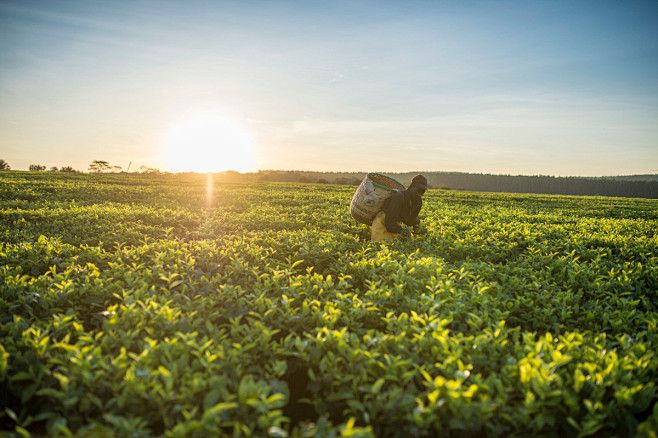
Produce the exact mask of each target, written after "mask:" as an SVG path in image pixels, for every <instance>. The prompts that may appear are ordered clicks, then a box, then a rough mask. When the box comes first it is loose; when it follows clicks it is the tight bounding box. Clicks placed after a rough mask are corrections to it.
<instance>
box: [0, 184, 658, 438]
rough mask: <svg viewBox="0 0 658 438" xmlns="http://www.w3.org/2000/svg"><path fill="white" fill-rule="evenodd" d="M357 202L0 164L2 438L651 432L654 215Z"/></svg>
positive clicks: (655, 342)
mask: <svg viewBox="0 0 658 438" xmlns="http://www.w3.org/2000/svg"><path fill="white" fill-rule="evenodd" d="M404 182H405V183H408V181H404ZM354 190H355V187H350V186H331V185H312V184H284V183H255V184H250V185H246V184H237V183H232V184H231V183H219V182H214V181H211V180H208V179H207V178H206V176H202V175H179V176H144V175H118V174H117V175H87V174H61V173H45V172H41V173H39V172H37V173H29V172H18V171H9V172H0V242H1V243H0V430H1V431H3V432H2V434H3V435H4V436H78V437H115V436H116V437H160V436H162V437H195V436H196V437H214V436H231V437H248V436H257V437H267V436H272V437H285V436H289V437H311V436H312V437H334V436H350V437H368V436H377V437H397V436H403V437H455V436H458V437H510V436H519V437H522V436H541V437H553V436H555V437H563V436H567V437H577V436H582V437H585V436H594V437H615V436H616V437H629V436H630V437H632V436H642V437H656V436H657V435H656V430H657V429H658V404H657V403H656V402H657V401H658V389H657V383H658V330H657V327H656V325H657V321H658V234H657V232H658V201H656V200H639V199H621V198H594V197H564V196H538V195H509V194H486V193H472V192H458V191H441V190H431V191H429V192H428V193H427V194H426V196H425V204H424V207H423V211H422V212H421V217H422V221H423V224H424V231H425V233H424V234H422V235H419V236H416V237H415V238H411V239H408V240H402V241H396V242H393V243H389V244H380V243H374V242H370V240H369V229H368V227H366V226H364V225H361V224H358V223H357V222H356V221H354V220H353V219H352V218H351V216H350V215H349V202H350V199H351V197H352V194H353V192H354Z"/></svg>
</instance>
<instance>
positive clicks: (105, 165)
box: [89, 160, 111, 173]
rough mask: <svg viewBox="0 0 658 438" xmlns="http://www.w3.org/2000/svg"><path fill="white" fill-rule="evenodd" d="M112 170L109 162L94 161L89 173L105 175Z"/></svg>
mask: <svg viewBox="0 0 658 438" xmlns="http://www.w3.org/2000/svg"><path fill="white" fill-rule="evenodd" d="M110 168H111V167H110V163H109V162H108V161H101V160H94V161H92V162H91V164H90V165H89V171H90V172H93V173H103V172H106V171H108V170H110Z"/></svg>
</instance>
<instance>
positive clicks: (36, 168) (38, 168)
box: [30, 164, 46, 172]
mask: <svg viewBox="0 0 658 438" xmlns="http://www.w3.org/2000/svg"><path fill="white" fill-rule="evenodd" d="M44 170H46V166H44V165H43V164H30V171H31V172H41V171H44Z"/></svg>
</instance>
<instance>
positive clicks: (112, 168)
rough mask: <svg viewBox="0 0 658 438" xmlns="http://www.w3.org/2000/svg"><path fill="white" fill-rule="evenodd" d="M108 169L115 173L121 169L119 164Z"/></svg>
mask: <svg viewBox="0 0 658 438" xmlns="http://www.w3.org/2000/svg"><path fill="white" fill-rule="evenodd" d="M110 171H111V172H112V173H117V172H120V171H121V166H110Z"/></svg>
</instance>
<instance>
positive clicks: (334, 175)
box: [0, 159, 658, 199]
mask: <svg viewBox="0 0 658 438" xmlns="http://www.w3.org/2000/svg"><path fill="white" fill-rule="evenodd" d="M10 169H11V166H10V165H9V163H7V162H6V161H5V160H2V159H0V170H10ZM29 170H30V171H45V170H46V166H44V165H38V164H32V165H30V167H29ZM50 171H52V172H80V171H78V170H75V169H73V168H72V167H71V166H63V167H61V168H57V167H51V168H50ZM88 171H89V172H90V173H119V172H120V173H127V172H122V170H121V166H112V165H110V163H109V162H108V161H103V160H94V161H92V163H91V164H90V166H89V168H88ZM133 173H139V174H147V175H170V173H169V172H164V171H161V170H159V169H155V168H150V167H147V166H140V168H139V172H133ZM190 173H193V172H190ZM381 173H384V174H386V175H388V176H391V177H393V178H395V179H397V180H399V181H400V182H401V183H403V184H405V185H409V183H410V181H411V179H412V178H413V177H414V176H415V175H417V174H418V173H422V174H423V175H425V177H427V179H428V181H429V188H430V189H442V190H468V191H475V192H506V193H534V194H545V195H575V196H613V197H627V198H647V199H658V174H648V175H625V176H615V177H576V176H570V177H556V176H549V175H494V174H483V173H465V172H402V173H395V172H381ZM366 174H367V173H366V172H319V171H302V170H259V171H258V172H247V173H240V172H236V171H232V170H228V171H224V172H217V173H215V174H214V175H216V176H217V177H218V178H220V179H222V180H226V181H269V182H294V183H315V184H342V185H353V186H358V185H359V184H360V183H361V181H362V180H363V178H364V177H365V176H366Z"/></svg>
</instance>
